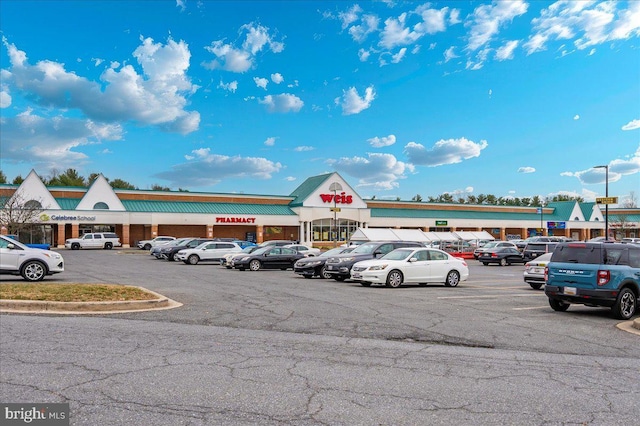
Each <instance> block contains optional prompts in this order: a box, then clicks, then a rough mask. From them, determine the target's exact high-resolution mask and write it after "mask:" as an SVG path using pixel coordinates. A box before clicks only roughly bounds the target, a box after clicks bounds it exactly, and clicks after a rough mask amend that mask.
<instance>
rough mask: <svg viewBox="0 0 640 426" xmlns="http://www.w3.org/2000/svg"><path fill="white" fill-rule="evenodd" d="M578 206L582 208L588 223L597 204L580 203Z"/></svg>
mask: <svg viewBox="0 0 640 426" xmlns="http://www.w3.org/2000/svg"><path fill="white" fill-rule="evenodd" d="M578 205H579V206H580V210H582V215H583V216H584V220H586V221H587V222H588V221H589V218H590V217H591V212H593V206H595V205H596V203H578Z"/></svg>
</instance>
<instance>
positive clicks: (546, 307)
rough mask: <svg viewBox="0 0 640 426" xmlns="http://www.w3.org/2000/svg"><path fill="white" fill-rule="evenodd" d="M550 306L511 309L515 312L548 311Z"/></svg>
mask: <svg viewBox="0 0 640 426" xmlns="http://www.w3.org/2000/svg"><path fill="white" fill-rule="evenodd" d="M548 308H549V305H545V306H528V307H526V308H511V310H513V311H530V310H534V309H548Z"/></svg>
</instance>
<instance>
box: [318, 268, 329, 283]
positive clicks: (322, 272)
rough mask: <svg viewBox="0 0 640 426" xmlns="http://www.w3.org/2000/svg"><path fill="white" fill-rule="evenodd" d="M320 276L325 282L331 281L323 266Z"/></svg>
mask: <svg viewBox="0 0 640 426" xmlns="http://www.w3.org/2000/svg"><path fill="white" fill-rule="evenodd" d="M320 276H321V277H322V278H324V279H326V280H329V279H331V274H330V273H329V272H327V268H325V267H324V266H323V267H322V269H320Z"/></svg>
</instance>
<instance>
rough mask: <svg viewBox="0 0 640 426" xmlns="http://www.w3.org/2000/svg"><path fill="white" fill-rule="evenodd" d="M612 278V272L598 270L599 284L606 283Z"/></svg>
mask: <svg viewBox="0 0 640 426" xmlns="http://www.w3.org/2000/svg"><path fill="white" fill-rule="evenodd" d="M610 279H611V272H609V271H598V285H606V284H607V283H608V282H609V280H610Z"/></svg>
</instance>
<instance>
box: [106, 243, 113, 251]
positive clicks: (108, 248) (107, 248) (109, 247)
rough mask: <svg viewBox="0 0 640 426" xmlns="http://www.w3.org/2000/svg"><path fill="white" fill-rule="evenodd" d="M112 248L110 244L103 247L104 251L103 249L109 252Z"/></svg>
mask: <svg viewBox="0 0 640 426" xmlns="http://www.w3.org/2000/svg"><path fill="white" fill-rule="evenodd" d="M112 248H113V244H111V243H105V245H104V249H105V250H111V249H112Z"/></svg>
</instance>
